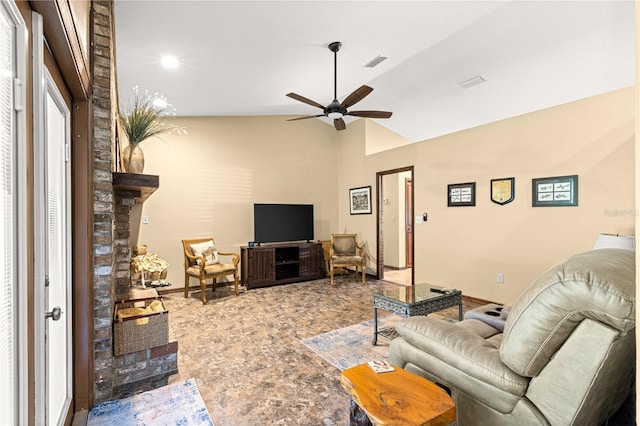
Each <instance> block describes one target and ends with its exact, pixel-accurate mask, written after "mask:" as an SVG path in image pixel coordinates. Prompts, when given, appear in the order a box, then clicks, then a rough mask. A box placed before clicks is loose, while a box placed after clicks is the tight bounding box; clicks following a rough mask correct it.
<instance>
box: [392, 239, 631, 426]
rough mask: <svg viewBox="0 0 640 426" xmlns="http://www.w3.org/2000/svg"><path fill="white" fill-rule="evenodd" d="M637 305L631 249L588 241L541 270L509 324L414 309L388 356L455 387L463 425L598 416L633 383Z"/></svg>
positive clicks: (564, 421) (597, 420)
mask: <svg viewBox="0 0 640 426" xmlns="http://www.w3.org/2000/svg"><path fill="white" fill-rule="evenodd" d="M635 312H636V310H635V252H633V251H629V250H621V249H600V250H592V251H589V252H586V253H581V254H577V255H575V256H572V257H571V258H569V259H568V260H567V261H565V262H563V263H561V264H558V265H556V266H554V267H553V268H551V269H549V270H548V271H547V272H545V273H543V274H542V275H541V276H540V277H539V278H537V279H536V280H535V281H534V282H533V283H532V284H531V285H530V286H529V288H528V289H527V290H526V291H525V292H524V294H522V295H521V296H520V297H519V299H518V300H517V301H516V302H515V303H514V304H513V306H512V308H511V312H510V313H509V316H508V317H507V319H506V324H505V328H504V333H501V332H500V331H499V330H498V329H496V328H494V327H492V326H490V325H489V324H487V323H486V322H483V321H480V320H478V319H466V320H464V321H461V322H459V323H455V324H452V323H448V322H446V321H442V320H441V319H435V318H428V317H411V318H407V319H404V320H402V321H400V322H399V323H398V324H397V325H396V330H397V331H398V333H399V334H400V337H398V338H396V339H394V340H393V342H392V343H391V346H390V349H389V360H390V362H391V363H392V364H394V365H396V366H399V367H401V368H404V369H406V370H408V371H411V372H413V373H416V374H418V375H421V376H423V377H426V378H427V379H429V380H431V381H433V382H435V383H438V384H440V385H442V386H445V387H447V388H449V389H450V390H451V394H452V397H453V399H454V401H455V402H456V407H457V413H458V420H457V423H458V426H464V425H480V424H482V425H600V424H604V423H605V422H606V421H607V419H608V418H609V417H610V416H611V415H612V414H613V413H614V412H616V410H617V409H618V408H619V407H620V406H621V405H622V403H623V402H624V401H625V398H626V397H627V395H628V394H629V392H630V389H631V387H632V386H634V383H635V382H634V380H633V379H634V377H635Z"/></svg>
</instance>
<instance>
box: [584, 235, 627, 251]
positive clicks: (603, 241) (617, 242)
mask: <svg viewBox="0 0 640 426" xmlns="http://www.w3.org/2000/svg"><path fill="white" fill-rule="evenodd" d="M593 248H594V250H595V249H603V248H619V249H625V250H635V249H636V244H635V238H634V237H633V236H631V235H616V234H600V235H598V239H597V240H596V243H595V245H594V246H593Z"/></svg>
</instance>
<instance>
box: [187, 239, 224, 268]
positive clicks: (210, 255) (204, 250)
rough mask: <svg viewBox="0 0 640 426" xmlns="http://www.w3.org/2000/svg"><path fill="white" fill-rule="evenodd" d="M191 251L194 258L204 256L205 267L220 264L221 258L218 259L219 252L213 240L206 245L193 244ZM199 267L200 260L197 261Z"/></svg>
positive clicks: (206, 242)
mask: <svg viewBox="0 0 640 426" xmlns="http://www.w3.org/2000/svg"><path fill="white" fill-rule="evenodd" d="M191 251H192V252H193V255H194V256H203V257H204V264H205V265H215V264H217V263H220V258H219V257H218V250H216V247H215V246H214V245H213V240H210V241H205V242H204V243H198V244H191ZM197 263H198V265H199V264H200V259H197Z"/></svg>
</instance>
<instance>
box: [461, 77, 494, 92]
mask: <svg viewBox="0 0 640 426" xmlns="http://www.w3.org/2000/svg"><path fill="white" fill-rule="evenodd" d="M485 81H487V79H486V78H485V77H484V76H483V75H477V76H475V77H471V78H469V79H467V80H465V81H461V82H460V83H458V84H459V85H460V86H462V88H464V89H468V88H469V87H473V86H477V85H478V84H481V83H484V82H485Z"/></svg>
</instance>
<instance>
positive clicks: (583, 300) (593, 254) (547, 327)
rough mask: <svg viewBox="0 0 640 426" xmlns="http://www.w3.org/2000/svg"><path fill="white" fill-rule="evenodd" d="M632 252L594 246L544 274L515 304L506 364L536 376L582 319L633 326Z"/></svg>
mask: <svg viewBox="0 0 640 426" xmlns="http://www.w3.org/2000/svg"><path fill="white" fill-rule="evenodd" d="M634 256H635V253H634V252H632V251H629V250H621V249H600V250H594V251H589V252H586V253H581V254H577V255H574V256H572V257H571V258H570V259H569V260H567V261H566V262H564V263H560V264H558V265H556V266H554V267H552V268H551V269H549V270H548V271H547V272H545V273H544V274H542V275H541V276H540V277H539V278H538V279H537V280H536V281H535V282H534V283H533V284H532V285H531V286H530V287H529V288H528V289H527V291H526V292H525V293H524V294H523V295H522V296H521V297H520V298H519V299H518V300H517V301H516V303H514V304H513V307H512V309H511V312H510V314H509V316H508V318H507V322H506V324H505V329H504V339H503V342H502V348H501V349H500V357H501V359H502V362H504V363H505V364H506V365H508V366H509V367H510V368H511V369H512V370H514V371H515V372H517V373H518V374H521V375H523V376H529V377H535V376H537V375H538V374H539V373H540V370H541V369H542V368H543V367H544V366H545V365H546V364H547V363H548V362H549V360H550V359H551V358H552V357H553V356H554V354H555V353H556V351H557V350H558V348H559V347H560V346H562V345H563V344H564V342H565V341H566V340H567V338H568V337H569V335H571V333H573V331H574V330H575V328H576V327H577V326H578V324H580V322H581V321H582V320H584V319H592V320H595V321H598V322H601V323H603V324H606V325H608V326H609V327H611V328H613V329H615V330H618V331H620V332H621V334H623V335H624V334H626V333H627V332H629V331H632V330H634V329H635V320H634V318H635V263H634ZM596 264H597V265H598V270H597V273H595V272H594V269H593V267H592V265H596Z"/></svg>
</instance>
